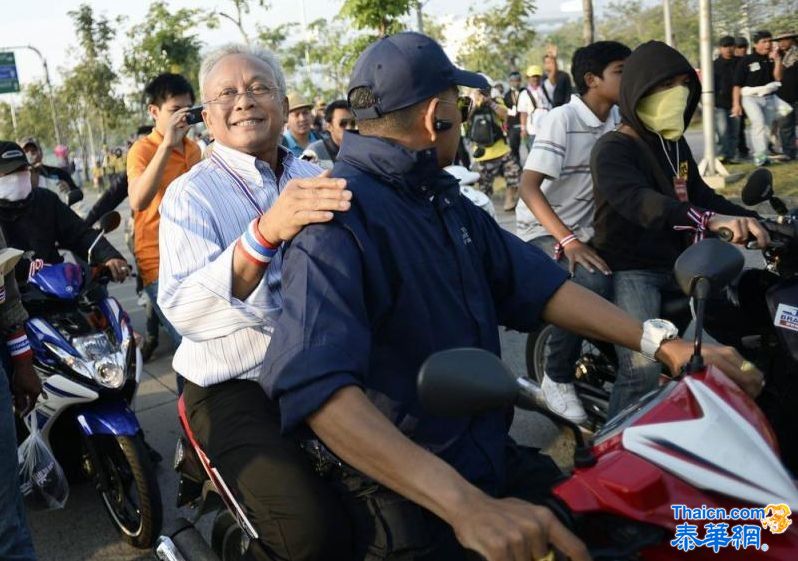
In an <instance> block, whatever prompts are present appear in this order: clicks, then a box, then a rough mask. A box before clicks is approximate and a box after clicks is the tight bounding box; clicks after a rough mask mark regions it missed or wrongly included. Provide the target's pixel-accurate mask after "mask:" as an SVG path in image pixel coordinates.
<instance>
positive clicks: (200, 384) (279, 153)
mask: <svg viewBox="0 0 798 561" xmlns="http://www.w3.org/2000/svg"><path fill="white" fill-rule="evenodd" d="M199 81H200V88H201V96H202V99H203V105H204V110H203V118H204V120H205V124H206V125H207V126H208V128H209V129H210V131H211V133H212V134H213V137H214V138H215V139H216V141H215V143H214V144H213V150H212V156H211V157H210V158H208V159H206V160H204V161H202V162H201V163H199V164H198V165H196V166H194V167H193V168H192V169H191V170H190V171H189V172H187V173H185V174H184V175H182V176H180V177H179V178H178V179H176V180H175V181H174V182H173V183H172V184H171V186H170V187H169V190H168V191H167V193H166V196H165V197H164V200H163V203H162V204H161V226H160V253H161V264H160V280H161V284H160V286H159V291H158V304H159V306H160V307H161V309H162V310H163V312H164V314H165V315H166V317H167V318H168V319H169V321H170V322H172V324H173V325H174V326H175V327H176V328H177V330H178V331H179V332H180V334H181V335H182V336H183V341H182V343H181V344H180V347H179V348H178V349H177V352H176V353H175V357H174V362H173V366H174V368H175V370H176V371H177V372H179V373H180V374H181V375H183V376H184V377H185V378H186V380H187V383H186V386H185V390H184V394H183V395H184V400H185V405H186V410H187V414H188V420H189V424H190V425H191V428H192V430H193V432H194V434H195V436H196V437H197V438H198V440H199V442H200V443H201V445H202V446H203V448H204V450H205V451H206V453H207V454H208V456H209V457H210V458H211V460H212V461H213V463H214V465H215V466H216V467H217V468H218V469H219V471H220V472H221V474H222V476H223V477H224V479H225V481H226V482H227V483H228V485H230V486H231V487H232V488H233V490H234V492H235V493H236V494H237V496H238V498H239V499H240V500H241V501H243V503H244V505H245V507H246V510H247V515H248V518H249V519H250V521H252V522H253V524H254V525H255V527H256V529H257V531H258V534H259V537H260V539H259V542H260V543H259V544H256V545H254V546H252V547H250V550H251V551H250V553H251V555H252V556H253V557H254V558H262V559H286V560H292V561H296V560H303V561H304V560H315V559H325V560H331V559H338V558H339V557H338V556H341V557H340V558H341V559H346V558H347V557H348V551H349V536H350V531H349V527H348V525H347V522H346V520H347V518H346V516H344V515H343V513H342V512H341V507H340V506H339V504H338V500H337V498H336V497H335V496H334V494H333V493H332V492H331V490H330V489H328V488H327V486H326V484H325V483H324V482H323V481H322V480H321V479H320V478H319V477H318V476H317V475H316V474H315V473H314V472H313V470H312V468H311V466H310V464H309V463H308V462H307V460H306V458H305V456H304V454H303V453H302V451H301V449H300V448H299V445H298V443H297V442H296V441H294V440H291V439H289V438H287V437H283V436H281V435H280V426H279V413H278V410H277V405H276V404H273V403H272V402H270V401H269V400H268V399H267V397H266V395H265V394H264V392H263V391H262V389H261V388H260V386H259V385H258V383H257V378H258V373H259V369H260V367H261V365H262V363H263V360H264V357H265V354H266V349H267V347H268V345H269V341H270V339H271V334H272V325H273V318H274V317H275V315H276V314H278V313H279V311H280V309H281V305H282V298H281V294H280V286H281V278H280V269H281V264H282V254H283V244H284V242H287V241H288V240H290V239H291V238H293V237H294V236H295V235H296V234H297V233H298V232H299V231H300V230H301V229H302V227H303V226H305V225H306V224H310V223H314V222H326V221H328V220H331V219H332V216H333V211H346V210H348V209H349V207H350V202H349V201H350V199H351V196H352V195H351V192H350V191H348V190H347V189H346V182H345V181H344V180H341V179H330V178H327V177H323V176H318V174H319V173H320V169H319V168H318V167H316V166H314V165H312V164H310V163H308V162H304V161H302V160H299V159H298V158H295V157H294V156H293V155H292V154H291V153H290V152H288V151H287V150H285V149H284V148H282V147H280V138H281V133H282V130H283V126H284V125H285V122H286V118H287V114H288V101H287V98H286V94H285V78H284V76H283V72H282V69H281V67H280V64H279V63H278V61H277V60H276V59H275V58H274V56H273V55H271V54H270V53H268V52H266V51H262V50H260V49H257V48H250V47H246V46H243V45H227V46H225V47H222V48H220V49H218V50H216V51H214V52H211V53H210V54H208V55H207V56H206V57H205V59H204V60H203V62H202V65H201V67H200V76H199ZM267 551H268V553H267Z"/></svg>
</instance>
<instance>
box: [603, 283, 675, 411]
mask: <svg viewBox="0 0 798 561" xmlns="http://www.w3.org/2000/svg"><path fill="white" fill-rule="evenodd" d="M613 277H614V281H615V282H614V288H615V304H616V305H617V306H618V307H619V308H621V309H622V310H623V311H625V312H626V313H627V314H629V315H630V316H632V317H633V318H635V319H637V320H640V321H645V320H647V319H651V318H656V317H659V316H660V310H661V308H662V291H663V290H664V289H668V290H672V291H677V290H678V288H677V286H676V282H675V280H674V278H673V273H671V272H670V271H649V270H634V271H616V272H615V273H613ZM615 352H616V353H617V355H618V374H617V377H616V379H615V386H614V387H613V390H612V395H611V396H610V404H609V411H608V418H612V417H614V416H615V415H617V414H618V413H620V412H621V411H622V410H623V409H624V408H625V407H627V406H628V405H631V404H633V403H636V402H637V401H638V400H639V399H640V398H641V397H643V396H644V395H645V394H647V393H648V392H650V391H651V390H654V389H656V387H657V381H658V379H659V375H660V373H661V372H662V366H661V365H660V364H659V363H658V362H651V361H650V360H648V359H647V358H646V357H644V356H643V355H642V354H640V353H638V352H635V351H632V350H631V349H627V348H626V347H620V346H616V347H615Z"/></svg>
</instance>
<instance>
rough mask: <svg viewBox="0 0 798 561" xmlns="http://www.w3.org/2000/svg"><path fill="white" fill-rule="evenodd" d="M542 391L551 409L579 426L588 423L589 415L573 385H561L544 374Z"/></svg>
mask: <svg viewBox="0 0 798 561" xmlns="http://www.w3.org/2000/svg"><path fill="white" fill-rule="evenodd" d="M540 389H541V390H543V397H544V398H545V399H546V405H548V406H549V409H551V410H552V411H554V412H555V413H557V414H558V415H560V416H561V417H565V418H566V419H568V420H569V421H573V422H574V423H576V424H577V425H580V424H582V423H584V422H585V421H587V414H586V413H585V409H584V408H583V407H582V403H581V402H580V401H579V397H577V395H576V388H574V385H573V384H560V383H558V382H555V381H554V380H552V379H551V378H549V377H548V376H546V375H545V374H544V375H543V383H541V384H540Z"/></svg>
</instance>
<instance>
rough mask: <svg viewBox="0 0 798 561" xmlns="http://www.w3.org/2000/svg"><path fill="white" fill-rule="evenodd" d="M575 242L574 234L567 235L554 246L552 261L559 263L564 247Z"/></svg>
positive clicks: (563, 253)
mask: <svg viewBox="0 0 798 561" xmlns="http://www.w3.org/2000/svg"><path fill="white" fill-rule="evenodd" d="M576 240H577V237H576V234H569V235H567V236H565V237H564V238H563V239H561V240H560V241H558V242H557V243H556V244H554V260H555V261H559V260H560V259H562V257H563V255H565V246H566V245H568V244H569V243H571V242H574V241H576Z"/></svg>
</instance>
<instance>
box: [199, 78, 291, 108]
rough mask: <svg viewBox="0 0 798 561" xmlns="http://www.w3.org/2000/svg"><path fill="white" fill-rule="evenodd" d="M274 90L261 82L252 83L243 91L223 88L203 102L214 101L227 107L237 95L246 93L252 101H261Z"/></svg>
mask: <svg viewBox="0 0 798 561" xmlns="http://www.w3.org/2000/svg"><path fill="white" fill-rule="evenodd" d="M276 92H277V88H270V87H269V86H264V85H263V84H255V85H252V86H250V87H248V88H247V89H246V90H244V91H243V92H240V91H238V90H236V89H235V88H225V89H223V90H222V91H221V92H220V93H219V95H217V96H216V97H215V98H213V99H209V100H208V101H205V102H204V103H205V105H210V104H212V103H215V104H217V105H221V106H222V107H229V106H231V105H233V104H234V103H235V102H236V100H237V99H238V96H240V95H248V96H249V97H251V98H252V99H253V100H254V101H261V99H262V98H264V97H265V96H267V95H274V94H275V93H276Z"/></svg>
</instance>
